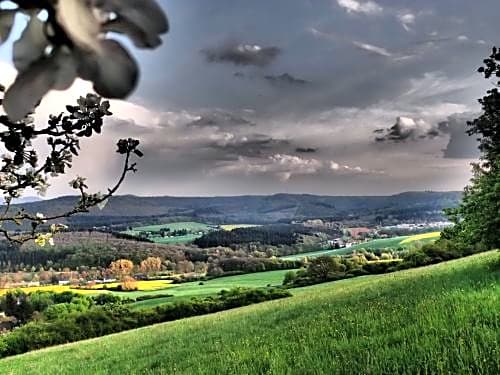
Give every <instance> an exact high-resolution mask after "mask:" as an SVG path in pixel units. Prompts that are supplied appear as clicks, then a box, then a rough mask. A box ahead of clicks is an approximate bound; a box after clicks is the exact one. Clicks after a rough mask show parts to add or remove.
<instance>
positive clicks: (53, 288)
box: [0, 285, 109, 296]
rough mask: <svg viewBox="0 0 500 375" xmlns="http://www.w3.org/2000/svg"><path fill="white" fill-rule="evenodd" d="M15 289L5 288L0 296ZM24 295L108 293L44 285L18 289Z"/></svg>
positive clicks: (0, 290)
mask: <svg viewBox="0 0 500 375" xmlns="http://www.w3.org/2000/svg"><path fill="white" fill-rule="evenodd" d="M14 289H16V288H7V289H0V296H3V295H4V294H5V293H7V292H8V291H9V290H14ZM19 289H20V290H22V291H23V292H25V293H33V292H37V291H40V292H56V293H63V292H74V293H80V294H90V295H92V294H99V293H109V292H108V291H105V290H103V291H100V290H90V289H73V288H71V287H70V286H69V285H45V286H30V287H26V288H19Z"/></svg>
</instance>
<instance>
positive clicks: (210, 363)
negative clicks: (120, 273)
mask: <svg viewBox="0 0 500 375" xmlns="http://www.w3.org/2000/svg"><path fill="white" fill-rule="evenodd" d="M498 256H499V255H498V253H493V252H490V253H485V254H480V255H476V256H473V257H469V258H464V259H460V260H457V261H452V262H448V263H442V264H439V265H435V266H430V267H426V268H420V269H413V270H408V271H403V272H398V273H393V274H387V275H379V276H369V277H360V278H355V279H351V280H343V281H338V282H334V283H326V284H321V285H317V286H313V287H308V288H303V289H300V290H295V291H294V294H295V296H294V297H292V298H288V299H285V300H280V301H274V302H268V303H263V304H259V305H253V306H249V307H245V308H240V309H236V310H232V311H226V312H222V313H218V314H213V315H208V316H203V317H196V318H190V319H185V320H181V321H177V322H170V323H166V324H160V325H156V326H152V327H146V328H142V329H138V330H134V331H130V332H125V333H120V334H116V335H111V336H108V337H104V338H100V339H94V340H89V341H85V342H81V343H76V344H70V345H64V346H60V347H56V348H52V349H47V350H42V351H38V352H33V353H28V354H25V355H21V356H17V357H12V358H7V359H4V360H1V361H0V373H4V374H28V373H29V374H48V373H57V374H69V373H92V374H125V373H126V374H139V373H147V374H234V373H238V374H258V373H272V374H283V373H289V374H336V373H338V374H359V373H372V374H380V373H386V374H388V373H399V374H403V373H404V374H417V373H453V374H459V373H474V374H498V373H500V353H499V340H500V298H499V297H500V267H499V264H498ZM495 262H496V267H493V263H495Z"/></svg>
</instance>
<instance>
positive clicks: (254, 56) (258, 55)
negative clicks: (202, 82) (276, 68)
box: [202, 43, 281, 67]
mask: <svg viewBox="0 0 500 375" xmlns="http://www.w3.org/2000/svg"><path fill="white" fill-rule="evenodd" d="M202 53H203V54H204V55H205V57H206V59H207V61H208V62H211V63H231V64H234V65H242V66H249V65H254V66H259V67H264V66H267V65H269V64H271V63H272V62H273V61H274V60H275V59H276V58H277V57H278V56H279V54H280V53H281V49H280V48H278V47H275V46H271V47H262V46H260V45H258V44H244V43H226V44H224V45H222V46H218V47H212V48H207V49H204V50H202Z"/></svg>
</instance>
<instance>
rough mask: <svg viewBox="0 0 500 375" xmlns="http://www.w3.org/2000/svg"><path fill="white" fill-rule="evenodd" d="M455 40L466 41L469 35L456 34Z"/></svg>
mask: <svg viewBox="0 0 500 375" xmlns="http://www.w3.org/2000/svg"><path fill="white" fill-rule="evenodd" d="M457 40H458V41H459V42H467V41H468V40H469V37H468V36H467V35H459V36H457Z"/></svg>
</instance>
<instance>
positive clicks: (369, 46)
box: [352, 41, 392, 57]
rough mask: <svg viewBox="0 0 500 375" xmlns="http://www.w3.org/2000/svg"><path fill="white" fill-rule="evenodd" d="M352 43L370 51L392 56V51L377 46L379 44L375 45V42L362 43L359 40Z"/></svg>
mask: <svg viewBox="0 0 500 375" xmlns="http://www.w3.org/2000/svg"><path fill="white" fill-rule="evenodd" d="M352 43H353V44H354V45H355V46H356V47H358V48H361V49H363V50H365V51H368V52H372V53H374V54H376V55H380V56H385V57H392V53H391V52H389V51H388V50H386V49H385V48H383V47H377V46H374V45H373V44H368V43H362V42H357V41H353V42H352Z"/></svg>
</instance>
